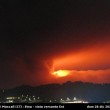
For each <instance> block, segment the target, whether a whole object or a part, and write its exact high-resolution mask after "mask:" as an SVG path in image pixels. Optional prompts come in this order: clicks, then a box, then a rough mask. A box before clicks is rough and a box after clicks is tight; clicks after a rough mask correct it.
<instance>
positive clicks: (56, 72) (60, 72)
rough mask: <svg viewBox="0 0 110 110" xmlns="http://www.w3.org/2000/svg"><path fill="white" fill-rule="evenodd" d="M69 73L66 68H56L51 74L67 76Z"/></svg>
mask: <svg viewBox="0 0 110 110" xmlns="http://www.w3.org/2000/svg"><path fill="white" fill-rule="evenodd" d="M69 73H70V71H68V70H58V71H55V72H53V75H55V76H57V77H65V76H68V75H69Z"/></svg>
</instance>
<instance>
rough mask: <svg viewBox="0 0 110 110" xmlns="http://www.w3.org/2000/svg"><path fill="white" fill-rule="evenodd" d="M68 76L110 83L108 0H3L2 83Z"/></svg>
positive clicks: (0, 9)
mask: <svg viewBox="0 0 110 110" xmlns="http://www.w3.org/2000/svg"><path fill="white" fill-rule="evenodd" d="M58 70H68V71H69V75H67V76H66V77H56V76H55V75H53V72H54V71H58ZM68 80H70V81H84V82H93V83H110V1H109V0H25V1H24V0H0V88H10V87H16V86H19V85H25V84H26V85H32V86H36V85H42V84H48V83H63V82H65V81H68Z"/></svg>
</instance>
